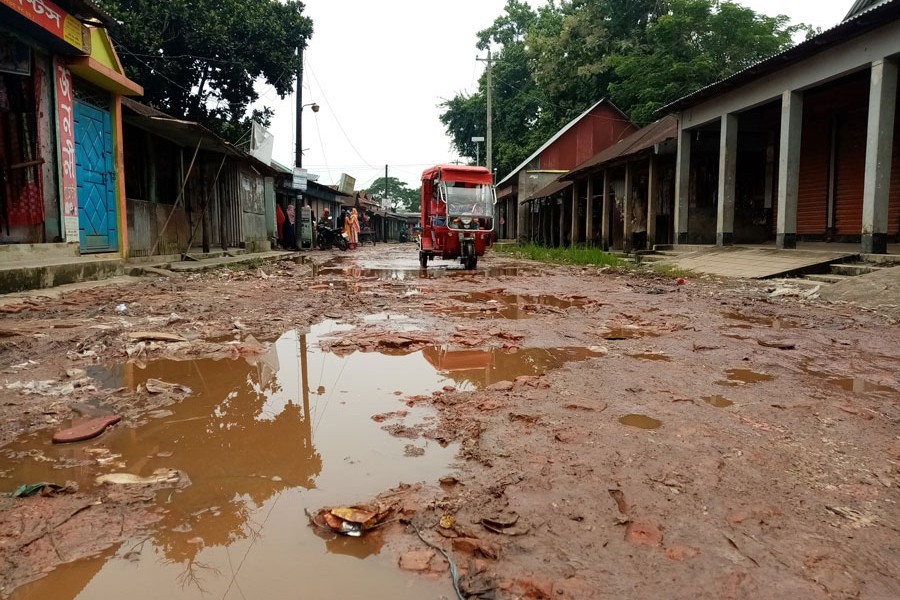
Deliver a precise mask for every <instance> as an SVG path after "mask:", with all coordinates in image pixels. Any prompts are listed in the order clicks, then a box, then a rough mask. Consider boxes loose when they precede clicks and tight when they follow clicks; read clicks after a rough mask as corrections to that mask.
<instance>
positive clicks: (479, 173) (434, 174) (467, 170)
mask: <svg viewBox="0 0 900 600" xmlns="http://www.w3.org/2000/svg"><path fill="white" fill-rule="evenodd" d="M438 178H439V179H441V181H458V182H460V183H482V184H487V185H490V184H492V183H494V177H493V175H491V172H490V171H488V170H487V168H486V167H468V166H464V165H436V166H434V167H431V168H429V169H426V170H425V172H424V173H422V181H426V180H429V179H438Z"/></svg>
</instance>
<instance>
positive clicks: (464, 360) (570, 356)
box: [422, 346, 603, 390]
mask: <svg viewBox="0 0 900 600" xmlns="http://www.w3.org/2000/svg"><path fill="white" fill-rule="evenodd" d="M422 354H423V356H424V357H425V360H427V361H428V362H429V363H430V364H431V365H433V366H434V368H435V369H437V370H438V371H439V372H441V373H444V374H446V375H447V376H448V377H450V378H451V379H453V381H455V382H456V387H457V388H458V389H460V390H473V389H482V388H485V387H487V386H489V385H491V384H492V383H497V382H500V381H513V380H514V379H515V378H516V377H520V376H522V375H543V374H544V373H547V372H548V371H551V370H553V369H558V368H559V367H561V366H563V365H564V364H565V363H567V362H572V361H582V360H587V359H588V358H594V357H599V356H603V354H602V353H598V352H594V351H592V350H590V349H588V348H579V347H570V348H528V349H526V350H517V351H509V350H504V349H500V348H497V349H494V350H469V349H451V348H447V347H443V346H432V347H430V348H425V349H424V350H423V351H422Z"/></svg>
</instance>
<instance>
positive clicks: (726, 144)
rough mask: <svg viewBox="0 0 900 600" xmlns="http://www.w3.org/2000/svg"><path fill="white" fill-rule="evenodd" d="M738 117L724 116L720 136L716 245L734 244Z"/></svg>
mask: <svg viewBox="0 0 900 600" xmlns="http://www.w3.org/2000/svg"><path fill="white" fill-rule="evenodd" d="M737 138H738V116H737V115H735V114H728V115H722V131H721V134H720V136H719V194H718V195H719V198H718V209H717V218H716V245H717V246H731V245H732V244H733V243H734V191H735V176H736V173H737V141H738V140H737Z"/></svg>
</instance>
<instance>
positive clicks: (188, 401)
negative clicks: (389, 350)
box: [4, 322, 456, 600]
mask: <svg viewBox="0 0 900 600" xmlns="http://www.w3.org/2000/svg"><path fill="white" fill-rule="evenodd" d="M338 328H339V326H338V325H336V324H335V323H334V322H326V323H324V324H322V325H321V326H318V327H316V328H314V330H313V331H312V332H310V334H308V335H300V334H298V333H297V332H288V333H286V334H285V335H283V336H282V337H281V338H279V339H278V340H277V341H276V342H275V343H274V344H273V346H272V347H271V350H270V351H269V352H267V353H266V354H264V355H261V356H255V357H248V358H245V359H240V360H220V361H214V360H197V361H187V362H178V361H155V362H151V363H148V364H147V365H146V366H139V365H137V364H134V363H129V364H124V365H118V366H113V367H109V368H103V369H99V370H95V371H94V372H93V373H92V374H93V375H94V376H95V377H96V378H97V379H98V380H101V381H103V382H104V383H105V384H106V385H107V386H110V387H112V388H116V387H126V388H130V389H136V388H138V386H140V385H141V384H143V383H145V382H146V381H147V380H148V379H150V378H155V379H161V380H163V381H167V382H172V383H179V384H182V385H186V386H188V387H190V388H191V389H192V390H193V393H192V394H191V395H190V396H188V397H187V398H185V399H184V400H182V401H180V402H178V403H176V404H173V405H170V406H168V407H166V410H165V411H161V412H159V413H156V414H157V415H158V417H157V418H150V419H149V420H148V421H147V422H146V424H144V425H141V426H138V427H136V428H130V427H128V426H120V427H118V428H116V429H114V430H112V431H109V432H107V434H104V435H103V436H101V437H100V438H96V439H95V440H91V441H88V442H83V443H80V444H74V445H63V446H60V445H56V446H54V445H52V444H50V443H49V435H45V434H43V433H41V434H38V435H32V436H28V437H27V438H25V439H23V440H20V441H18V442H16V443H14V444H13V445H11V446H8V447H6V448H4V451H6V452H7V455H8V456H15V457H17V458H16V459H15V460H10V461H7V462H8V463H11V464H12V471H11V472H10V473H8V478H7V479H5V480H4V481H5V482H9V483H8V485H9V486H13V483H14V482H18V481H42V480H46V481H59V480H76V481H78V483H79V485H80V486H81V487H82V489H85V490H87V489H90V488H91V487H92V486H93V485H94V478H95V477H96V476H97V475H98V474H101V473H107V472H111V471H125V472H128V473H134V474H139V475H145V474H149V473H151V472H152V471H153V470H154V469H157V468H160V467H166V468H173V469H178V470H180V471H183V472H184V473H186V474H187V476H188V477H189V478H190V480H191V485H190V486H188V487H186V488H184V489H182V490H177V491H176V490H164V491H163V492H161V493H160V494H159V495H158V497H157V504H158V505H159V506H160V507H161V508H163V509H164V513H163V519H162V521H161V522H160V523H158V524H157V525H155V526H154V527H153V528H152V530H151V531H150V532H149V533H148V536H147V537H146V539H143V540H132V541H129V542H126V543H125V544H123V545H122V547H120V548H118V549H116V551H115V555H114V556H112V557H111V556H103V557H100V558H97V559H91V560H87V561H80V562H77V563H74V564H70V565H64V566H62V567H61V568H59V569H57V570H56V571H54V572H53V573H51V574H49V575H48V576H47V577H46V578H45V579H43V580H41V581H38V582H36V583H34V584H31V585H28V586H24V587H22V588H20V589H19V590H17V591H16V592H14V594H13V595H12V598H14V599H16V600H19V599H22V598H50V597H53V598H59V599H66V598H76V597H86V598H87V597H89V598H107V597H119V596H121V597H128V598H186V599H194V598H204V597H206V596H208V595H210V594H211V595H213V596H214V597H219V598H243V597H248V596H249V597H255V596H256V595H257V594H256V593H251V592H249V590H266V596H267V597H269V598H294V597H297V596H298V595H300V596H309V597H323V598H324V597H363V596H365V595H371V594H372V593H374V594H375V595H376V597H391V598H409V599H410V600H412V599H413V598H422V597H437V594H436V592H435V591H436V590H438V589H442V586H440V585H438V584H435V583H432V582H427V581H424V580H419V579H412V578H411V577H410V576H408V575H407V574H405V573H402V572H400V571H398V570H396V569H395V566H394V564H393V561H392V560H390V559H389V558H388V557H380V556H379V552H380V550H381V543H380V541H379V538H378V537H373V538H372V539H366V540H364V541H362V542H359V543H352V542H350V541H343V540H338V541H330V542H329V543H328V544H325V543H323V541H322V540H321V539H319V538H317V537H316V536H315V534H314V533H313V531H312V530H311V529H310V528H309V527H308V526H307V519H306V516H305V515H304V508H312V509H315V508H317V507H320V506H323V505H330V504H339V503H352V502H356V501H361V500H365V499H368V498H370V497H372V496H373V495H375V494H377V493H379V492H381V491H383V490H385V489H388V488H390V487H393V486H395V485H397V483H399V482H416V481H423V480H425V481H436V480H437V479H438V478H439V477H440V476H441V475H442V474H443V473H445V472H446V470H447V465H448V464H449V463H450V461H451V460H452V459H453V456H454V454H455V451H456V448H455V446H453V445H451V446H449V447H446V448H443V447H441V446H440V445H439V444H437V443H434V442H431V441H429V440H426V439H424V438H417V439H414V440H409V439H399V438H394V437H392V436H390V435H389V434H388V433H386V432H385V431H383V430H382V429H381V427H382V425H381V424H379V423H376V422H374V421H373V420H372V419H371V416H372V415H374V414H378V413H383V412H387V411H391V410H397V409H398V408H401V407H402V408H403V409H405V410H408V411H409V416H408V417H406V419H404V424H405V425H407V426H414V425H416V424H421V423H423V422H425V420H426V419H428V418H431V414H432V413H431V412H430V411H429V410H428V409H424V408H409V407H406V406H405V405H404V404H403V403H402V398H398V397H397V396H395V395H394V391H395V390H398V389H399V390H402V391H404V392H405V393H407V394H424V393H430V392H431V391H434V390H436V389H440V388H441V387H442V386H443V385H446V384H447V383H448V382H449V381H450V380H449V379H448V378H447V377H446V376H445V375H442V374H440V373H438V372H437V371H436V370H435V369H434V368H433V367H431V366H430V365H429V363H428V361H427V360H425V358H424V357H423V356H422V355H421V354H413V355H409V356H399V357H394V356H385V355H381V354H376V353H365V354H364V353H354V354H352V355H349V356H337V355H335V354H330V353H325V352H322V351H320V350H319V343H318V340H319V338H321V337H323V336H327V335H329V333H330V332H332V331H335V330H336V329H338ZM398 373H403V377H402V378H400V377H398ZM310 390H314V391H312V392H311V391H310ZM410 443H412V444H414V445H416V446H417V447H419V448H421V449H423V450H424V454H423V455H421V456H417V457H415V458H407V457H406V455H405V447H406V445H408V444H410ZM96 448H105V449H108V450H109V452H110V453H111V454H112V455H120V458H118V459H117V460H118V461H119V464H109V465H106V466H101V465H98V464H96V462H94V461H92V460H91V457H92V454H91V453H90V452H88V450H91V449H96ZM29 451H31V452H32V456H28V455H25V454H24V453H25V452H29ZM22 457H24V458H22ZM35 457H39V458H35ZM73 464H78V465H80V466H76V467H73V466H70V465H73ZM360 559H365V560H360ZM347 560H351V561H353V562H352V563H351V564H349V565H348V564H347V563H346V561H347ZM285 573H289V574H290V576H285ZM275 582H278V583H275Z"/></svg>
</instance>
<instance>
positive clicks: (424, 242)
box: [419, 165, 497, 270]
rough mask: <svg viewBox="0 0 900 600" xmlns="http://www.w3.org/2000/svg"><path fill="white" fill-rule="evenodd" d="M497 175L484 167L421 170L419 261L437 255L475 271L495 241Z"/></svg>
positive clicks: (453, 166) (421, 263) (440, 166)
mask: <svg viewBox="0 0 900 600" xmlns="http://www.w3.org/2000/svg"><path fill="white" fill-rule="evenodd" d="M496 201H497V197H496V194H495V192H494V178H493V176H492V175H491V172H490V171H488V170H487V169H486V168H485V167H464V166H459V165H437V166H434V167H431V168H430V169H427V170H426V171H425V172H424V173H422V221H421V224H422V233H421V235H420V236H419V264H420V265H422V268H423V269H425V268H427V267H428V261H429V260H433V259H434V258H435V257H436V256H440V257H441V258H443V259H448V258H452V259H456V258H458V259H460V262H461V263H462V264H463V266H464V267H465V268H466V269H468V270H472V269H474V268H475V266H476V265H477V263H478V257H479V256H484V251H485V250H487V249H488V248H490V247H491V246H492V245H493V243H494V204H495V203H496Z"/></svg>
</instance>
